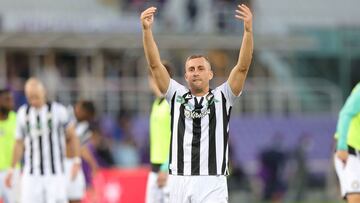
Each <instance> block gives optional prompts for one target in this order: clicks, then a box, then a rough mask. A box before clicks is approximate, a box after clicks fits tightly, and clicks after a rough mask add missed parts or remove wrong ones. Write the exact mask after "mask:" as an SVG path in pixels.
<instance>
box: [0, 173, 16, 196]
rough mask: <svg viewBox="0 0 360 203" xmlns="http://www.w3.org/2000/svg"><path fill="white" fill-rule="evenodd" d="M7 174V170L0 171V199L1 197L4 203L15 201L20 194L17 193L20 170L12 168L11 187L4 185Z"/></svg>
mask: <svg viewBox="0 0 360 203" xmlns="http://www.w3.org/2000/svg"><path fill="white" fill-rule="evenodd" d="M7 174H8V171H7V170H4V171H0V199H1V198H2V199H3V202H4V203H14V202H16V200H18V199H17V197H18V196H20V194H19V192H20V191H19V186H20V170H19V169H16V170H14V173H13V176H12V178H13V179H12V181H11V182H12V187H11V188H8V187H6V185H5V178H6V175H7Z"/></svg>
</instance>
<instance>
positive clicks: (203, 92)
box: [190, 87, 210, 97]
mask: <svg viewBox="0 0 360 203" xmlns="http://www.w3.org/2000/svg"><path fill="white" fill-rule="evenodd" d="M209 89H210V88H209V87H207V88H204V89H192V90H190V91H191V94H192V95H194V96H196V97H202V96H204V95H206V94H207V93H208V92H209Z"/></svg>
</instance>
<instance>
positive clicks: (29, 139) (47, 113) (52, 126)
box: [6, 78, 81, 203]
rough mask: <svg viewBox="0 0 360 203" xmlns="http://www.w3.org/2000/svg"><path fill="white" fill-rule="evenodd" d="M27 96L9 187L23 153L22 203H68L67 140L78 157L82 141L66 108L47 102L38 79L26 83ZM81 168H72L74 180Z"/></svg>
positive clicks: (19, 118) (21, 111) (20, 113)
mask: <svg viewBox="0 0 360 203" xmlns="http://www.w3.org/2000/svg"><path fill="white" fill-rule="evenodd" d="M25 94H26V98H27V100H28V104H25V105H23V106H21V107H20V109H19V110H18V114H17V123H16V135H15V136H16V143H15V148H14V153H13V159H12V164H11V170H10V171H9V172H8V174H7V177H6V184H7V186H9V187H11V185H12V181H11V178H12V176H13V170H14V168H15V166H16V163H18V161H19V160H20V159H21V158H22V156H23V153H24V169H23V175H22V178H21V182H22V183H21V184H22V185H21V203H65V202H68V201H67V197H66V182H65V169H64V164H65V163H64V159H65V147H66V145H65V138H66V139H68V140H69V145H68V146H69V147H71V148H73V151H74V154H75V156H76V157H79V156H80V145H79V140H78V138H77V136H76V134H75V130H74V127H73V126H72V125H70V124H69V123H70V117H69V114H68V112H67V110H66V108H65V107H64V106H63V105H61V104H59V103H57V102H46V92H45V88H44V85H43V84H42V83H41V82H40V81H39V80H38V79H35V78H30V79H29V80H28V81H27V82H26V84H25ZM65 136H66V137H65ZM24 149H25V152H24ZM79 159H80V158H78V160H79ZM80 167H81V166H80V161H78V162H76V163H74V164H73V167H72V171H71V172H72V173H71V175H72V176H71V177H72V179H75V177H76V175H77V173H78V171H79V170H80Z"/></svg>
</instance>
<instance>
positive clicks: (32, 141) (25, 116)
mask: <svg viewBox="0 0 360 203" xmlns="http://www.w3.org/2000/svg"><path fill="white" fill-rule="evenodd" d="M17 115H18V116H17V124H16V125H17V127H16V139H23V140H24V143H25V154H24V161H25V162H24V174H30V175H59V174H63V173H64V157H65V128H66V127H67V125H68V124H69V121H70V119H69V114H68V112H67V110H66V108H65V107H64V106H63V105H61V104H59V103H57V102H49V103H47V104H46V105H43V106H42V107H41V108H38V109H37V108H35V107H31V106H29V105H23V106H21V107H20V108H19V110H18V114H17Z"/></svg>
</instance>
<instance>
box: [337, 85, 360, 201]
mask: <svg viewBox="0 0 360 203" xmlns="http://www.w3.org/2000/svg"><path fill="white" fill-rule="evenodd" d="M335 138H336V139H337V143H336V155H335V169H336V173H337V175H338V177H339V181H340V188H341V195H342V196H343V197H344V198H345V199H346V200H347V201H348V202H349V203H358V202H360V83H358V84H357V85H356V86H355V88H354V89H353V90H352V92H351V94H350V96H349V97H348V98H347V100H346V102H345V104H344V106H343V107H342V109H341V111H340V114H339V120H338V124H337V131H336V134H335Z"/></svg>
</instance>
